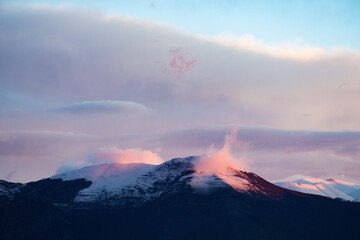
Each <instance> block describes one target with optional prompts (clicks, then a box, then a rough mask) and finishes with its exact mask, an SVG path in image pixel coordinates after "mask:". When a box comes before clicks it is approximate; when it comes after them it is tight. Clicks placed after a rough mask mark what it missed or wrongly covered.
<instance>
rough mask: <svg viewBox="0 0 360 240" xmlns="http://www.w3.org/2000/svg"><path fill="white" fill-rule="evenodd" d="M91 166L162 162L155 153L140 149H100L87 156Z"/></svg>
mask: <svg viewBox="0 0 360 240" xmlns="http://www.w3.org/2000/svg"><path fill="white" fill-rule="evenodd" d="M89 161H90V163H92V164H101V163H108V162H116V163H122V164H128V163H147V164H154V165H157V164H161V163H162V162H163V161H162V160H161V158H160V157H159V155H158V154H157V153H154V152H152V151H149V150H142V149H141V148H129V149H119V148H117V147H111V148H102V149H99V150H98V151H97V152H95V153H93V154H91V155H90V156H89Z"/></svg>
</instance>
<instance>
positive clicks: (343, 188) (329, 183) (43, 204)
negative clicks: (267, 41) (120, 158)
mask: <svg viewBox="0 0 360 240" xmlns="http://www.w3.org/2000/svg"><path fill="white" fill-rule="evenodd" d="M199 159H200V157H187V158H176V159H172V160H170V161H167V162H164V163H163V164H161V165H148V164H118V163H108V164H101V165H97V166H90V167H86V168H82V169H79V170H74V171H70V172H66V173H63V174H59V175H56V176H53V177H51V178H47V179H43V180H40V181H37V182H30V183H27V184H20V183H10V182H6V181H0V239H360V238H359V236H360V229H359V227H358V226H360V218H359V216H360V203H358V202H353V201H343V200H339V199H331V198H338V197H339V196H340V195H339V192H341V193H344V194H345V192H346V196H350V195H348V194H352V195H356V192H353V191H352V190H353V189H354V185H351V184H350V185H349V184H348V183H345V182H340V181H338V180H323V182H321V183H315V182H311V181H309V179H307V180H306V179H305V180H304V179H303V180H302V181H300V182H299V183H300V184H307V185H309V186H312V187H309V188H311V189H313V188H314V187H315V188H316V189H319V190H320V189H322V188H321V186H323V187H324V189H326V191H325V190H324V189H322V190H323V191H322V193H323V194H321V195H323V196H319V195H314V193H316V194H318V192H317V191H315V192H311V193H312V194H308V193H310V192H308V193H303V192H298V191H293V190H289V189H286V188H283V187H280V186H277V185H275V184H272V183H270V182H268V181H266V180H264V179H263V178H261V177H259V176H258V175H256V174H254V173H249V172H245V171H242V170H237V169H234V168H231V167H228V168H226V169H224V170H221V171H206V170H198V169H197V168H195V167H194V166H195V164H196V162H197V161H199ZM305 181H306V182H305ZM309 182H310V183H313V184H310V183H309ZM277 184H279V185H282V184H284V185H285V186H286V187H288V185H292V184H298V182H294V183H277ZM319 184H320V185H319ZM298 185H299V184H298ZM349 186H350V187H349ZM330 187H332V188H333V189H335V190H338V192H336V191H335V192H334V191H333V189H332V188H330ZM304 189H308V188H307V186H305V187H304ZM350 189H351V190H350ZM314 190H315V189H314ZM330 190H331V191H330ZM325 193H326V194H330V193H334V194H335V195H326V194H325ZM328 196H329V197H331V198H329V197H328ZM341 196H342V195H341ZM353 198H355V197H353ZM344 199H346V198H344ZM349 200H352V199H349Z"/></svg>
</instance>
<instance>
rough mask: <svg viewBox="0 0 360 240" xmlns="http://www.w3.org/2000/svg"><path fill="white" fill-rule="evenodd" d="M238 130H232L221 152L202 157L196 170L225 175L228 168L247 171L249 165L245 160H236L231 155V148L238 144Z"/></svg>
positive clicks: (196, 165) (226, 137)
mask: <svg viewBox="0 0 360 240" xmlns="http://www.w3.org/2000/svg"><path fill="white" fill-rule="evenodd" d="M237 130H238V128H237V127H234V128H232V129H231V132H230V133H229V134H227V135H226V136H225V143H224V146H223V147H222V148H221V149H220V150H219V151H217V152H214V153H210V154H209V155H206V156H203V157H201V159H199V161H198V162H197V163H196V164H195V170H196V171H198V172H203V173H207V172H208V173H224V172H225V170H226V169H227V168H228V167H231V168H234V169H241V170H245V169H247V164H246V162H245V160H244V159H243V158H235V157H234V156H233V155H232V154H231V146H232V145H233V144H234V143H236V142H237V140H236V133H237Z"/></svg>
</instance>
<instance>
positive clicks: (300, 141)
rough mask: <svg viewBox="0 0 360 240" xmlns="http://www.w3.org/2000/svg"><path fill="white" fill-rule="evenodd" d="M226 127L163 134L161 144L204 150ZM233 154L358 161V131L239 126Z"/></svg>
mask: <svg viewBox="0 0 360 240" xmlns="http://www.w3.org/2000/svg"><path fill="white" fill-rule="evenodd" d="M228 131H229V128H226V127H213V128H211V127H209V128H201V129H187V130H183V131H178V132H174V133H169V134H166V135H164V136H163V137H162V142H163V144H164V145H166V146H168V147H179V146H181V147H184V148H191V147H192V148H206V147H208V146H210V145H212V144H213V145H215V146H216V147H220V146H221V145H222V144H223V141H224V136H225V135H226V133H227V132H228ZM236 137H237V139H238V140H239V141H237V142H236V143H234V146H233V149H234V150H235V151H239V152H241V151H257V152H259V151H281V152H285V153H289V154H290V153H294V152H311V151H320V150H321V151H324V150H327V151H332V152H334V153H335V154H337V155H345V156H351V157H354V158H356V159H357V160H359V161H360V132H357V131H353V132H351V131H343V132H327V131H305V130H303V131H301V130H284V129H276V128H264V127H253V128H251V127H240V128H239V130H238V132H237V136H236Z"/></svg>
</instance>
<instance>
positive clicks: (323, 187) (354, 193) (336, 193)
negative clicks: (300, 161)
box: [275, 177, 360, 201]
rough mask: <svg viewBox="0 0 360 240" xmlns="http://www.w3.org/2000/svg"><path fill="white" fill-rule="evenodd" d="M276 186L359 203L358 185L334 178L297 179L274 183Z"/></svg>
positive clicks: (359, 190) (359, 188)
mask: <svg viewBox="0 0 360 240" xmlns="http://www.w3.org/2000/svg"><path fill="white" fill-rule="evenodd" d="M275 184H276V185H278V186H280V187H283V188H287V189H291V190H294V191H298V192H303V193H310V194H316V195H321V196H326V197H330V198H341V199H343V200H348V201H360V184H356V183H352V182H348V181H342V180H338V179H334V178H329V179H321V178H311V177H305V178H299V179H296V180H294V181H284V182H275Z"/></svg>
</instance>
